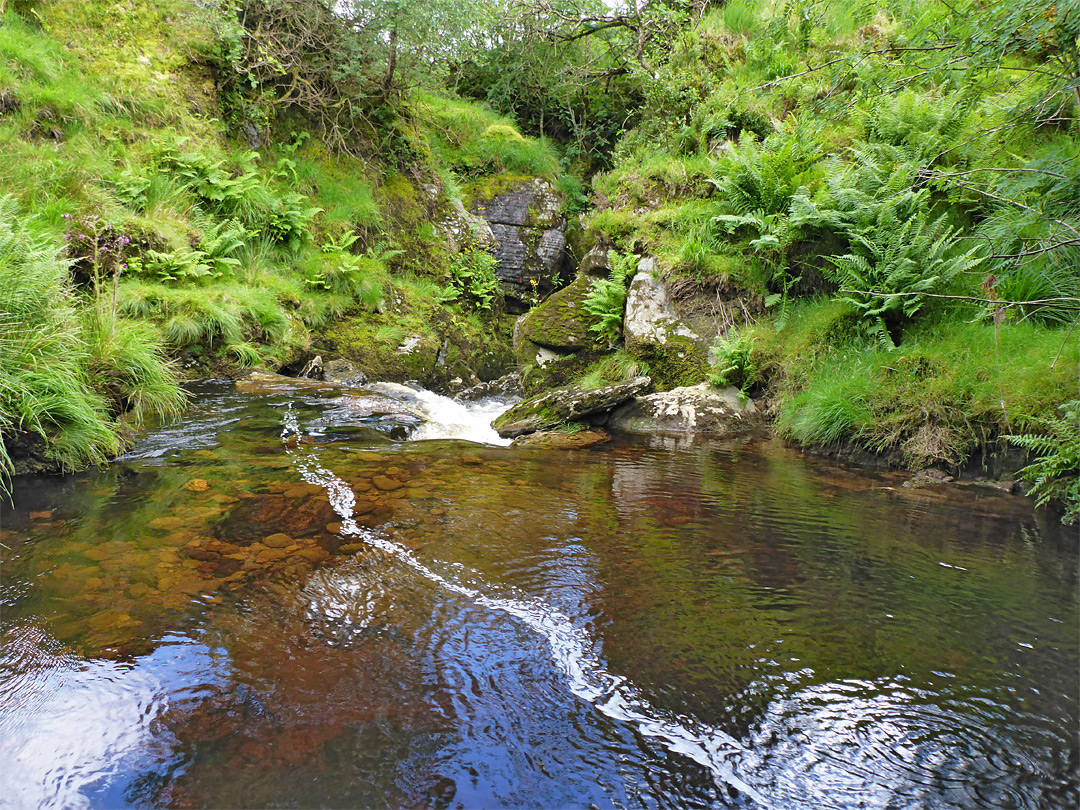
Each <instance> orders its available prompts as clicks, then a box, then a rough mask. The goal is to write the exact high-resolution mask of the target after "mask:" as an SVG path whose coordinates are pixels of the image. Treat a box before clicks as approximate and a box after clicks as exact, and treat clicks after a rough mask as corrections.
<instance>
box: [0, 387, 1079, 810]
mask: <svg viewBox="0 0 1080 810" xmlns="http://www.w3.org/2000/svg"><path fill="white" fill-rule="evenodd" d="M398 406H400V408H399V407H398ZM497 412H498V403H490V402H489V403H486V404H485V405H482V406H473V407H471V408H464V407H460V406H455V405H453V404H452V403H449V401H445V400H441V399H439V398H435V397H434V396H433V395H429V394H427V393H426V392H410V391H408V390H407V389H404V388H402V387H400V386H398V387H394V386H387V387H384V388H378V387H374V388H373V389H371V390H369V391H366V392H352V393H349V392H344V393H343V392H342V391H341V390H339V389H334V388H332V387H319V386H307V385H304V386H301V385H298V386H297V387H295V388H290V387H289V386H266V387H261V388H260V387H255V388H252V389H248V390H242V391H238V390H236V388H235V387H234V386H232V385H231V384H226V383H217V384H207V385H204V386H201V387H200V388H199V389H198V391H197V392H196V397H195V399H194V401H193V404H192V407H191V408H190V410H189V412H188V413H187V415H186V416H185V417H184V418H183V419H182V420H180V421H179V422H177V423H175V424H170V425H165V426H162V427H160V428H157V429H155V430H153V431H150V432H149V433H148V434H147V435H145V436H143V437H142V438H141V439H140V440H139V442H138V443H137V445H136V447H135V449H134V450H133V451H132V452H131V453H130V454H128V456H126V457H125V458H123V459H121V460H119V461H117V462H115V463H113V464H112V465H110V466H109V467H108V468H107V469H103V470H96V471H91V472H87V473H83V474H80V475H71V476H65V477H58V478H21V479H17V480H16V481H15V482H14V486H13V492H12V501H11V503H9V504H4V505H3V506H2V507H0V508H2V510H3V519H2V526H0V543H2V545H0V552H2V554H3V580H2V583H0V608H2V617H0V627H2V631H3V648H2V655H0V684H2V689H0V774H2V777H3V778H2V781H3V790H2V792H0V806H3V807H13V808H23V807H47V808H53V807H55V808H80V807H86V808H113V807H236V808H239V807H358V808H359V807H386V806H393V807H462V808H474V807H537V808H548V807H673V808H685V807H746V808H777V809H778V810H788V809H789V808H790V809H791V810H799V808H814V809H815V810H822V809H823V808H838V809H839V808H882V809H885V808H890V809H892V808H1066V807H1075V806H1077V804H1080V778H1078V775H1077V768H1078V762H1080V746H1078V741H1077V734H1076V729H1077V727H1078V724H1080V707H1078V691H1080V690H1078V686H1080V685H1078V675H1077V673H1078V671H1080V593H1078V577H1077V573H1078V554H1077V548H1078V543H1077V538H1076V534H1075V531H1071V530H1067V529H1063V528H1062V527H1061V526H1059V525H1057V524H1056V523H1055V522H1054V520H1053V518H1052V517H1049V516H1046V515H1043V514H1041V513H1038V512H1036V511H1035V510H1034V509H1033V507H1032V504H1031V502H1030V501H1028V500H1026V499H1023V498H1020V497H1017V496H1013V495H1009V494H1006V493H1003V492H1000V491H998V490H995V489H993V488H990V487H978V486H962V487H961V486H955V485H953V486H949V485H932V486H926V487H915V488H913V487H908V486H904V477H903V476H901V475H898V474H892V473H885V472H880V471H868V470H861V469H856V468H851V467H845V466H843V465H841V464H839V463H835V462H831V461H827V460H823V459H820V458H813V457H808V456H805V455H803V454H800V453H798V452H796V451H795V450H793V449H791V448H790V447H787V446H785V445H784V444H783V443H781V442H779V441H777V440H775V439H768V438H764V437H758V438H754V437H747V438H740V439H737V440H728V441H690V440H688V439H676V438H670V437H669V438H662V437H652V438H631V437H616V438H615V439H614V440H613V441H611V442H609V443H607V444H602V445H598V446H595V447H591V448H588V449H585V450H579V451H574V452H570V451H565V450H542V449H527V448H513V447H506V446H502V445H501V444H500V443H499V442H498V439H497V437H496V436H495V434H493V433H491V432H490V431H488V430H487V429H486V424H487V422H488V421H489V420H490V418H491V416H492V415H493V414H494V413H497Z"/></svg>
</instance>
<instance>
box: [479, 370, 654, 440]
mask: <svg viewBox="0 0 1080 810" xmlns="http://www.w3.org/2000/svg"><path fill="white" fill-rule="evenodd" d="M651 382H652V381H651V380H650V379H649V378H648V377H635V378H634V379H633V380H629V381H627V382H620V383H615V384H613V385H605V386H602V387H600V388H591V389H586V388H582V387H581V386H579V385H568V386H564V387H562V388H555V389H552V390H550V391H545V392H544V393H542V394H539V395H537V396H535V397H532V398H530V399H527V400H525V401H524V402H519V403H518V404H517V405H515V406H514V407H512V408H511V409H510V410H508V411H506V412H505V413H503V414H502V415H501V416H499V418H498V419H496V420H495V421H494V422H492V423H491V426H492V427H493V428H495V430H496V431H497V432H498V434H499V435H500V436H502V437H503V438H513V437H517V436H523V435H525V434H526V433H535V432H536V431H538V430H546V429H550V428H554V427H558V426H559V425H563V424H566V423H567V422H573V421H575V420H578V419H582V418H584V417H587V416H591V415H592V414H594V413H600V412H603V411H609V410H611V409H612V408H614V407H616V406H617V405H620V404H622V403H623V402H626V401H627V400H628V399H632V398H633V397H635V396H637V395H638V394H640V393H642V392H643V391H645V390H646V389H647V388H648V387H649V385H650V384H651Z"/></svg>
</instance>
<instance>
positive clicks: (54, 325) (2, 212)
mask: <svg viewBox="0 0 1080 810" xmlns="http://www.w3.org/2000/svg"><path fill="white" fill-rule="evenodd" d="M62 252H63V248H62V247H61V245H60V242H59V240H58V239H57V238H56V235H55V234H54V233H51V232H50V231H49V230H48V229H47V228H45V227H43V225H42V223H41V221H40V219H38V218H34V217H27V216H25V215H24V214H23V213H22V212H21V211H20V210H19V207H18V206H17V204H16V203H15V202H14V200H12V198H11V197H0V480H2V479H4V478H6V477H7V475H8V474H10V473H11V471H12V469H13V468H12V464H11V459H10V458H9V456H8V452H7V449H6V447H5V443H6V442H7V441H8V440H9V439H11V438H13V433H14V432H15V431H29V432H33V433H37V434H39V435H40V436H41V437H42V438H43V439H45V440H46V442H47V443H46V448H47V453H48V455H49V457H50V458H52V459H54V460H56V461H57V462H58V463H60V464H61V465H63V466H64V467H65V468H68V469H73V468H76V467H78V466H81V465H83V464H85V463H86V462H102V461H105V460H106V459H108V458H109V457H111V456H112V455H113V454H115V453H116V452H117V451H118V450H119V449H120V447H121V441H120V438H119V436H118V435H117V433H116V431H115V430H114V427H113V425H112V424H111V423H110V420H109V418H108V413H107V404H106V401H105V398H104V397H103V396H102V395H101V394H99V393H98V392H96V391H95V390H93V388H92V387H91V386H90V383H89V379H88V374H87V366H88V363H89V361H90V352H89V350H88V348H87V345H86V342H85V340H84V336H83V334H82V330H81V329H80V326H79V319H78V317H77V316H76V313H75V307H74V300H73V297H72V293H71V290H70V287H69V284H68V268H69V262H68V261H67V260H66V259H64V258H63V255H62Z"/></svg>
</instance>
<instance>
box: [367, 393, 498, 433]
mask: <svg viewBox="0 0 1080 810" xmlns="http://www.w3.org/2000/svg"><path fill="white" fill-rule="evenodd" d="M369 388H370V389H371V390H373V391H377V392H379V393H382V394H386V395H387V396H390V397H393V398H394V399H403V400H405V401H406V402H408V403H409V404H410V405H411V406H412V407H413V409H414V410H415V411H416V412H417V415H418V416H420V417H422V418H423V419H424V422H423V423H422V424H421V425H420V426H419V427H417V428H416V429H415V430H414V431H413V432H412V434H411V435H410V436H409V439H410V441H419V440H422V439H463V440H464V441H467V442H476V443H477V444H497V445H502V446H504V447H505V446H506V445H508V444H510V442H511V441H513V440H512V439H504V438H502V437H501V436H499V434H498V433H496V432H495V431H494V430H493V429H492V427H491V422H492V420H493V419H495V417H497V416H499V415H500V414H501V413H503V412H504V411H506V410H508V409H509V407H510V406H509V405H507V404H506V403H504V402H500V401H499V400H491V399H489V400H483V401H481V402H476V403H472V404H470V405H462V404H461V403H460V402H455V401H454V400H452V399H450V398H449V397H444V396H440V395H439V394H434V393H432V392H431V391H425V390H424V389H422V388H420V389H417V388H409V387H408V386H407V385H400V384H398V383H376V384H375V385H372V386H369Z"/></svg>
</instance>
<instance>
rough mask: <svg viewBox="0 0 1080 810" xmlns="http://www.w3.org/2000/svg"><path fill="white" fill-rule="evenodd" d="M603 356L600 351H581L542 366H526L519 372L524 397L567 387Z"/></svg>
mask: <svg viewBox="0 0 1080 810" xmlns="http://www.w3.org/2000/svg"><path fill="white" fill-rule="evenodd" d="M603 356H604V352H600V351H591V350H589V351H582V352H578V353H577V354H571V355H569V356H567V357H560V358H559V359H557V360H552V361H551V362H550V363H547V364H546V365H543V366H538V365H527V366H525V367H524V368H523V369H522V372H521V385H522V388H523V389H524V391H525V396H527V397H531V396H535V395H537V394H539V393H540V392H541V391H546V390H548V389H549V388H558V387H560V386H564V385H569V384H570V383H572V382H574V381H575V380H578V379H580V378H581V377H582V375H584V374H585V372H586V371H587V370H588V368H589V366H591V365H592V364H593V363H595V362H596V361H597V360H599V359H600V358H601V357H603Z"/></svg>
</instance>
